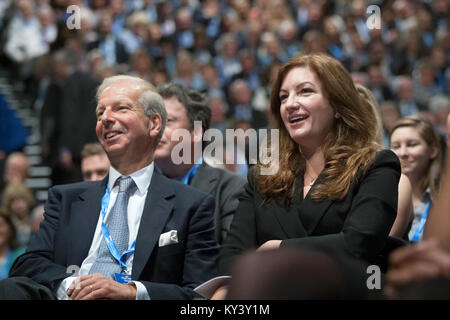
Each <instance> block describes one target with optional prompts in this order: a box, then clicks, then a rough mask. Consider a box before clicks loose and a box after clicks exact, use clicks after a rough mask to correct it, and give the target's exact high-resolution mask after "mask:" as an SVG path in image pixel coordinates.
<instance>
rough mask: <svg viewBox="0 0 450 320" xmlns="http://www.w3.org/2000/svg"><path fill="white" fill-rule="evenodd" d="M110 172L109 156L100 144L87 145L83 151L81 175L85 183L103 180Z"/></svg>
mask: <svg viewBox="0 0 450 320" xmlns="http://www.w3.org/2000/svg"><path fill="white" fill-rule="evenodd" d="M108 172H109V160H108V155H107V154H106V152H105V150H104V149H103V147H102V145H101V144H100V143H88V144H85V145H84V147H83V150H82V151H81V173H82V174H83V180H84V181H97V180H103V178H105V177H106V175H107V174H108Z"/></svg>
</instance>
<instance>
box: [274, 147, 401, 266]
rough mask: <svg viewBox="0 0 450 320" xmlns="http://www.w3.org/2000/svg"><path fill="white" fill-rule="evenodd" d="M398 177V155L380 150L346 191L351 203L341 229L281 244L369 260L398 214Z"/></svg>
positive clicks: (381, 246) (375, 253) (374, 254)
mask: <svg viewBox="0 0 450 320" xmlns="http://www.w3.org/2000/svg"><path fill="white" fill-rule="evenodd" d="M399 179H400V163H399V161H398V158H397V157H396V156H395V154H394V153H393V152H392V151H390V150H383V151H380V152H379V153H377V156H376V158H375V160H374V163H373V164H372V166H371V167H370V168H369V169H368V170H367V172H366V174H365V176H364V177H362V179H361V177H357V180H361V181H355V182H354V183H353V185H352V187H351V190H350V191H349V192H351V193H352V195H351V206H350V210H349V212H348V213H347V215H346V218H345V221H344V225H343V228H342V231H341V232H339V233H335V234H328V235H319V236H314V235H311V236H308V237H303V238H293V239H287V240H283V241H282V243H281V246H282V247H298V246H304V245H307V246H318V247H324V248H328V249H331V250H333V251H338V252H343V251H344V252H345V253H348V254H350V255H351V256H353V257H356V258H362V259H364V260H368V261H370V260H372V259H374V258H375V257H376V256H377V255H378V254H379V253H380V252H381V250H382V249H383V248H384V246H385V242H386V239H387V237H388V235H389V231H390V229H391V227H392V224H393V223H394V220H395V217H396V215H397V201H398V181H399ZM349 197H350V195H349V194H348V195H347V196H346V197H345V198H344V199H343V200H341V201H346V200H348V198H349ZM332 206H333V205H332ZM330 210H332V208H331V209H330Z"/></svg>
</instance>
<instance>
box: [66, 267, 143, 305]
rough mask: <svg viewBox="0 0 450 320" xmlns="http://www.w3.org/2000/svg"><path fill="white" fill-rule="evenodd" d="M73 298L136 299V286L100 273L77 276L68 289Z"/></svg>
mask: <svg viewBox="0 0 450 320" xmlns="http://www.w3.org/2000/svg"><path fill="white" fill-rule="evenodd" d="M67 295H68V296H69V297H70V299H71V300H99V299H100V300H135V299H136V286H135V285H134V284H132V283H130V284H122V283H119V282H117V281H115V280H113V279H110V278H107V277H105V276H104V275H102V274H100V273H96V274H89V275H84V276H80V277H78V278H76V279H75V280H74V281H73V282H72V284H71V285H70V286H69V289H68V290H67Z"/></svg>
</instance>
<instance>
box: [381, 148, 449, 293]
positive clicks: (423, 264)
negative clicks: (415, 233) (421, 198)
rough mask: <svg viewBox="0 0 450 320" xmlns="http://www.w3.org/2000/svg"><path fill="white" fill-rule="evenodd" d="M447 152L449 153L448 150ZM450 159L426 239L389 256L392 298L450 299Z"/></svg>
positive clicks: (389, 286)
mask: <svg viewBox="0 0 450 320" xmlns="http://www.w3.org/2000/svg"><path fill="white" fill-rule="evenodd" d="M447 152H448V151H447ZM449 194H450V157H449V155H448V154H447V157H446V169H445V172H444V175H443V177H442V185H441V190H440V192H439V194H438V196H437V197H436V200H435V201H434V202H433V206H432V207H431V209H430V214H429V217H428V219H427V221H426V224H425V228H424V229H425V230H424V232H423V240H422V241H420V242H418V243H415V244H412V245H409V246H406V247H403V248H400V249H397V250H395V251H394V252H393V253H392V254H391V255H390V263H389V269H388V273H387V286H386V288H385V294H386V297H387V298H390V299H450V202H449V201H448V199H449V197H448V195H449Z"/></svg>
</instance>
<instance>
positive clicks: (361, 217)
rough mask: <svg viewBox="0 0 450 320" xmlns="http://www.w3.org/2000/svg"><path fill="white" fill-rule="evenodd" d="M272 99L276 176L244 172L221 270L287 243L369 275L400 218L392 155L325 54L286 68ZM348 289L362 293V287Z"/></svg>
mask: <svg viewBox="0 0 450 320" xmlns="http://www.w3.org/2000/svg"><path fill="white" fill-rule="evenodd" d="M270 101H271V104H270V112H271V115H272V117H273V119H274V123H275V128H276V129H279V130H280V134H279V136H280V139H279V154H280V158H279V170H278V172H277V173H275V174H273V175H264V174H262V173H263V169H264V166H263V165H262V164H258V165H257V166H256V167H255V169H254V170H253V171H251V172H250V173H249V176H248V184H247V185H246V187H245V191H244V194H243V195H242V196H241V198H240V202H239V207H238V209H237V211H236V214H235V216H234V219H233V223H232V225H231V230H230V233H229V235H228V237H227V239H226V240H225V242H224V244H223V246H222V249H221V252H220V255H219V260H218V264H219V273H220V274H230V272H231V268H232V265H233V263H234V262H235V260H236V258H237V257H239V256H240V255H241V254H243V253H244V252H245V251H248V250H252V249H253V250H254V249H277V248H280V247H293V248H313V249H317V250H324V251H326V252H328V253H329V254H331V255H333V256H334V257H336V259H337V261H340V262H344V264H352V265H354V266H355V270H358V272H360V274H365V275H366V278H367V274H366V268H365V267H364V266H366V265H368V264H371V263H373V261H374V260H375V258H376V257H377V255H378V254H379V253H380V252H381V251H382V249H383V248H384V246H385V244H386V240H387V238H388V235H389V231H390V230H391V227H392V225H393V223H394V220H395V217H396V214H397V200H398V194H397V190H398V181H399V178H400V164H399V161H398V158H397V157H396V156H395V154H394V153H393V152H392V151H390V150H380V149H381V148H380V145H379V144H378V142H377V122H376V118H375V114H374V112H373V111H372V109H371V108H369V107H368V108H361V106H360V105H361V103H365V101H364V100H363V99H361V98H360V96H359V95H358V92H357V90H356V88H355V86H354V84H353V81H352V79H351V77H350V75H349V73H348V72H347V71H346V70H345V68H344V67H343V66H342V64H341V63H340V62H339V61H337V60H335V59H334V58H331V57H330V56H327V55H324V54H312V55H305V56H297V57H294V58H292V59H291V60H289V61H288V62H287V63H286V64H285V65H283V66H282V67H281V69H280V70H279V73H278V76H277V78H276V80H275V82H274V85H273V87H272V94H271V100H270ZM353 262H354V263H353ZM345 285H348V286H350V284H348V283H346V284H345ZM355 285H356V286H359V287H358V288H357V290H367V288H365V289H364V288H362V287H363V286H364V287H365V285H366V283H365V282H364V281H363V282H362V283H360V284H355ZM225 292H226V289H224V288H220V289H218V290H217V291H216V293H215V294H214V296H213V299H215V298H223V297H224V296H225ZM361 297H362V296H361Z"/></svg>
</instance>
